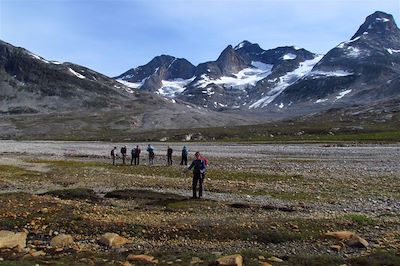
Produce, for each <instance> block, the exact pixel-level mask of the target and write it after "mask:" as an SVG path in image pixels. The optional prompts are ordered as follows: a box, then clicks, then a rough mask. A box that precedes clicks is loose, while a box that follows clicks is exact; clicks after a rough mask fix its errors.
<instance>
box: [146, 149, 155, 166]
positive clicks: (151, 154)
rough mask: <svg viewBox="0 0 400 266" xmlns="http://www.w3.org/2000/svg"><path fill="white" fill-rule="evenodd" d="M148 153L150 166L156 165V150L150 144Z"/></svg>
mask: <svg viewBox="0 0 400 266" xmlns="http://www.w3.org/2000/svg"><path fill="white" fill-rule="evenodd" d="M147 151H148V152H149V165H152V164H153V163H154V148H153V146H151V145H150V144H149V145H148V146H147Z"/></svg>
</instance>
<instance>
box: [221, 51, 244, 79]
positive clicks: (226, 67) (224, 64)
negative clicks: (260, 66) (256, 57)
mask: <svg viewBox="0 0 400 266" xmlns="http://www.w3.org/2000/svg"><path fill="white" fill-rule="evenodd" d="M216 63H217V65H218V66H219V68H220V69H221V70H222V72H223V74H227V75H231V74H232V73H237V72H239V71H240V70H242V69H244V68H246V67H247V66H248V64H247V63H246V62H245V60H244V59H243V58H242V57H241V56H240V55H239V54H238V53H237V52H236V51H235V50H234V49H233V47H232V45H228V46H227V47H226V48H225V49H224V50H223V51H222V53H221V55H220V56H219V57H218V59H217V61H216Z"/></svg>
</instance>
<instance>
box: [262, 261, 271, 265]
mask: <svg viewBox="0 0 400 266" xmlns="http://www.w3.org/2000/svg"><path fill="white" fill-rule="evenodd" d="M260 266H272V264H269V263H268V262H265V261H262V262H260Z"/></svg>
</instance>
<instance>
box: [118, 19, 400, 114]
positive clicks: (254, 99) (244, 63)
mask: <svg viewBox="0 0 400 266" xmlns="http://www.w3.org/2000/svg"><path fill="white" fill-rule="evenodd" d="M399 32H400V30H399V29H398V27H397V25H396V23H395V21H394V19H393V17H392V16H391V15H389V14H386V13H384V12H379V11H377V12H375V13H374V14H371V15H370V16H368V17H367V19H366V20H365V22H364V23H363V24H362V25H361V26H360V28H359V29H358V31H357V32H356V33H355V34H354V36H353V37H351V39H350V40H349V41H345V42H342V43H340V44H339V45H337V46H336V47H334V48H333V49H332V50H330V51H329V52H328V53H327V54H326V55H318V54H314V53H312V52H309V51H307V50H305V49H302V48H298V47H294V46H285V47H277V48H274V49H269V50H264V49H262V48H261V47H260V46H259V45H258V44H256V43H251V42H249V41H243V42H241V43H239V44H238V45H236V46H235V47H232V46H231V45H229V46H228V47H227V48H226V49H224V50H223V51H222V53H221V55H220V56H219V57H218V59H217V60H215V61H210V62H206V63H201V64H199V65H198V66H196V67H195V66H193V65H192V64H190V63H189V62H187V61H185V62H187V63H186V64H182V65H181V70H182V72H183V73H185V75H183V74H181V73H182V72H180V74H179V75H161V74H159V72H160V69H165V67H166V65H169V64H171V62H172V61H174V60H176V59H175V58H174V57H169V60H166V62H161V61H160V60H158V58H159V57H156V58H155V59H153V60H152V61H150V63H149V64H147V65H145V66H142V67H138V68H136V69H134V70H130V71H128V72H126V73H124V74H123V75H121V76H120V77H119V79H122V80H125V81H130V82H136V85H135V87H137V88H140V89H143V90H150V91H155V92H156V93H158V94H162V95H165V96H168V97H175V98H177V99H181V100H184V101H186V102H191V103H193V104H196V105H198V106H201V107H204V108H209V109H214V110H226V109H228V110H229V109H240V110H241V111H243V112H246V111H251V112H257V111H261V112H264V110H266V109H268V110H274V111H278V112H281V113H282V112H286V111H287V112H293V113H298V112H299V110H300V111H301V112H302V113H307V112H312V111H315V110H321V109H327V108H332V107H335V106H345V105H352V104H356V103H363V102H366V103H367V102H369V101H376V100H380V99H385V98H387V97H391V96H393V95H396V96H398V95H399V91H398V87H399V69H400V68H399V64H400V61H399V57H400V37H399V36H400V33H399ZM181 60H184V59H181ZM174 62H175V61H174ZM148 65H151V66H152V67H151V68H149V67H148ZM143 69H146V71H143ZM167 69H168V67H167ZM183 69H186V70H185V71H183ZM164 72H168V71H161V73H164ZM303 107H306V108H303Z"/></svg>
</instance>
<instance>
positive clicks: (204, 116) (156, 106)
mask: <svg viewBox="0 0 400 266" xmlns="http://www.w3.org/2000/svg"><path fill="white" fill-rule="evenodd" d="M0 114H1V115H0V131H1V133H0V137H2V138H15V137H18V136H31V137H40V138H42V137H44V138H47V137H48V136H53V137H54V138H58V137H59V136H71V137H73V136H75V134H78V135H79V136H85V135H88V136H100V137H107V138H112V133H113V132H115V131H117V130H120V131H126V132H127V133H129V132H137V131H143V130H150V129H152V130H154V129H168V128H169V129H173V128H190V127H215V126H221V125H228V124H249V123H258V122H259V121H260V120H259V119H260V118H256V117H253V118H252V117H249V116H242V115H232V114H218V115H217V114H215V113H213V112H212V111H210V110H206V109H204V108H200V107H197V106H194V105H192V104H188V103H185V102H182V101H180V100H178V99H176V100H171V99H168V98H165V97H162V96H158V95H155V94H154V93H151V92H146V91H137V90H132V89H131V88H129V87H127V86H125V85H123V84H121V83H119V82H117V81H116V80H114V79H112V78H110V77H107V76H105V75H103V74H100V73H98V72H96V71H93V70H91V69H88V68H86V67H83V66H80V65H76V64H72V63H61V62H56V61H50V60H46V59H44V58H42V57H40V56H38V55H36V54H34V53H32V52H30V51H28V50H26V49H23V48H19V47H15V46H13V45H11V44H9V43H6V42H4V41H1V40H0ZM199 121H202V122H201V123H199ZM127 133H125V134H127ZM99 134H100V135H99Z"/></svg>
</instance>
